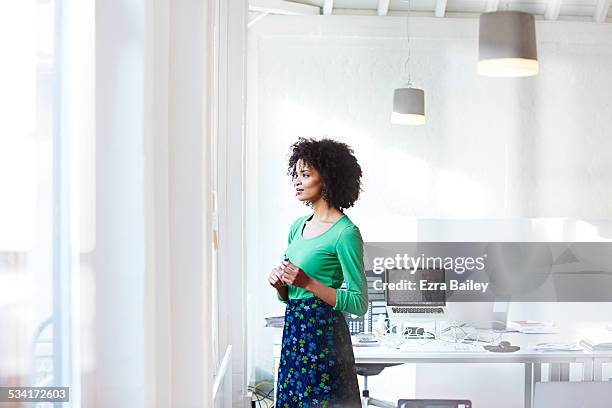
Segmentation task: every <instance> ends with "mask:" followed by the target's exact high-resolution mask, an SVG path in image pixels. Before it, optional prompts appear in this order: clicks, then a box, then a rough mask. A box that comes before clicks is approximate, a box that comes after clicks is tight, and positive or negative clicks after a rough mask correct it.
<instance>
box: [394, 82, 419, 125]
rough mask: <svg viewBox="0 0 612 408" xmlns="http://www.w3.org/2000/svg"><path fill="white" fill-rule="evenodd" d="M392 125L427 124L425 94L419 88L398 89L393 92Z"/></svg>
mask: <svg viewBox="0 0 612 408" xmlns="http://www.w3.org/2000/svg"><path fill="white" fill-rule="evenodd" d="M391 123H395V124H398V125H422V124H424V123H425V92H423V90H422V89H418V88H398V89H396V90H395V91H393V113H392V114H391Z"/></svg>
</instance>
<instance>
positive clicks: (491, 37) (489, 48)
mask: <svg viewBox="0 0 612 408" xmlns="http://www.w3.org/2000/svg"><path fill="white" fill-rule="evenodd" d="M538 70H539V67H538V55H537V46H536V31H535V19H534V17H533V15H532V14H529V13H524V12H522V11H511V10H504V11H493V12H490V13H483V14H481V15H480V19H479V27H478V74H480V75H484V76H491V77H524V76H531V75H537V73H538Z"/></svg>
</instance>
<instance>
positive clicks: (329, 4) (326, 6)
mask: <svg viewBox="0 0 612 408" xmlns="http://www.w3.org/2000/svg"><path fill="white" fill-rule="evenodd" d="M333 9H334V0H325V1H324V2H323V14H327V15H329V14H331V13H332V10H333Z"/></svg>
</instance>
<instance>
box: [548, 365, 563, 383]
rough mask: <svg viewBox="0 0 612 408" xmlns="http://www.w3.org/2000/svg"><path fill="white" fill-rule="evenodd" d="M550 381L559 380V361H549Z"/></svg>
mask: <svg viewBox="0 0 612 408" xmlns="http://www.w3.org/2000/svg"><path fill="white" fill-rule="evenodd" d="M548 371H549V373H550V381H561V363H550V364H549V366H548Z"/></svg>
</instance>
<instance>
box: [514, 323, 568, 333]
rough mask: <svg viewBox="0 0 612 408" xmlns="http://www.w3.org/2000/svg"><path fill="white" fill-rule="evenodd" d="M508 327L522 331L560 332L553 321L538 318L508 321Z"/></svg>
mask: <svg viewBox="0 0 612 408" xmlns="http://www.w3.org/2000/svg"><path fill="white" fill-rule="evenodd" d="M508 328H509V329H513V330H516V331H518V332H521V333H534V334H547V333H558V331H557V329H556V328H555V324H554V323H553V322H539V321H536V320H513V321H510V322H508Z"/></svg>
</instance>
